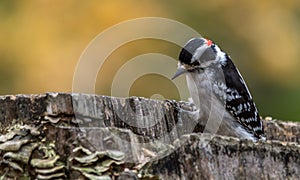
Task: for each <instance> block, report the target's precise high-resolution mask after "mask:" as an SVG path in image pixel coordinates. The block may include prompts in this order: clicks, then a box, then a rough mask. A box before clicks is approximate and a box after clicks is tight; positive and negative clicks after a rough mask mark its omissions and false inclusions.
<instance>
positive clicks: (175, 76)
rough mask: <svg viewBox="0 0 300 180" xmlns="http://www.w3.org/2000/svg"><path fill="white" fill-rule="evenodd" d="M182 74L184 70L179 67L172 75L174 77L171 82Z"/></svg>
mask: <svg viewBox="0 0 300 180" xmlns="http://www.w3.org/2000/svg"><path fill="white" fill-rule="evenodd" d="M184 73H185V69H184V68H183V67H179V68H178V69H177V71H176V73H175V74H174V76H173V77H172V80H174V79H175V78H177V77H178V76H180V75H181V74H184Z"/></svg>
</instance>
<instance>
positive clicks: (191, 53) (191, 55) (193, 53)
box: [172, 38, 217, 79]
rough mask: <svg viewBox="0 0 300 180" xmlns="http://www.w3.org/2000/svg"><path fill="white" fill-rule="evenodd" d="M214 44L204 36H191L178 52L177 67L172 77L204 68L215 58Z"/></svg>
mask: <svg viewBox="0 0 300 180" xmlns="http://www.w3.org/2000/svg"><path fill="white" fill-rule="evenodd" d="M214 47H215V44H214V43H213V42H212V41H211V40H208V39H205V38H193V39H191V40H189V41H188V42H187V43H186V45H185V46H184V47H183V48H182V50H181V52H180V54H179V62H178V69H177V72H176V73H175V75H174V76H173V78H172V79H175V78H176V77H178V76H180V75H181V74H184V73H185V72H193V71H196V70H204V69H205V68H206V67H208V66H210V65H212V64H213V63H214V62H215V60H216V56H217V53H216V50H215V48H214Z"/></svg>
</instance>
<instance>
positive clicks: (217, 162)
mask: <svg viewBox="0 0 300 180" xmlns="http://www.w3.org/2000/svg"><path fill="white" fill-rule="evenodd" d="M0 109H1V111H0V132H1V134H2V135H1V136H0V160H1V164H0V166H1V167H0V174H2V176H1V177H3V178H8V179H9V178H13V177H18V178H21V177H30V178H34V179H35V178H38V179H50V178H55V179H56V178H65V179H100V178H102V179H109V178H117V177H119V178H120V179H127V178H132V179H137V178H152V179H155V178H163V179H173V178H177V179H183V178H186V179H190V178H192V179H199V178H201V179H251V178H252V179H253V178H255V179H273V178H274V179H277V178H278V179H297V177H298V178H299V177H300V171H299V169H300V147H299V142H300V124H299V123H296V122H283V121H274V120H268V121H267V120H264V126H265V133H266V135H267V139H268V141H267V142H257V143H253V142H251V141H246V140H239V139H237V138H230V137H223V136H214V135H211V134H203V133H197V134H195V133H192V132H193V131H194V132H195V131H196V132H198V131H201V130H203V126H204V125H202V124H200V125H199V124H198V125H197V114H198V113H197V110H196V108H195V107H194V106H193V105H192V104H189V103H185V102H176V101H171V100H166V101H158V100H149V99H145V98H140V97H130V98H115V97H107V96H98V95H88V94H63V93H47V94H40V95H17V96H2V97H0Z"/></svg>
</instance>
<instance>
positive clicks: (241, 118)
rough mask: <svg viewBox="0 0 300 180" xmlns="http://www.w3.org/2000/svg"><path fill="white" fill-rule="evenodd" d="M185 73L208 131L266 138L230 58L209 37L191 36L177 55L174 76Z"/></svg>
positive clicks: (247, 92)
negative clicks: (177, 59) (177, 60)
mask: <svg viewBox="0 0 300 180" xmlns="http://www.w3.org/2000/svg"><path fill="white" fill-rule="evenodd" d="M181 74H186V78H187V84H188V88H189V90H190V94H191V96H192V99H193V101H194V103H195V105H196V106H197V107H198V108H199V111H200V123H202V124H206V126H207V131H209V132H212V133H218V134H222V135H228V136H235V137H239V138H246V139H252V140H257V139H265V136H264V129H263V125H262V121H261V120H260V116H259V113H258V110H257V108H256V106H255V104H254V102H253V100H252V97H251V95H250V92H249V90H248V88H247V85H246V83H245V81H244V79H243V78H242V76H241V74H240V73H239V71H238V69H237V68H236V66H235V65H234V64H233V62H232V60H231V58H230V57H229V56H228V55H227V54H226V53H224V52H223V51H222V50H221V49H220V48H219V47H218V46H217V45H216V44H214V43H213V42H212V41H211V40H208V39H205V38H193V39H191V40H190V41H188V42H187V44H186V45H185V46H184V48H183V49H182V50H181V52H180V55H179V63H178V70H177V72H176V74H175V75H174V77H173V79H174V78H176V77H177V76H179V75H181Z"/></svg>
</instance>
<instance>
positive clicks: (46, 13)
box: [0, 0, 300, 121]
mask: <svg viewBox="0 0 300 180" xmlns="http://www.w3.org/2000/svg"><path fill="white" fill-rule="evenodd" d="M145 16H155V17H164V18H170V19H174V20H176V21H179V22H181V23H184V24H186V25H188V26H190V27H192V28H193V29H195V30H196V31H197V32H199V33H200V34H201V35H203V36H204V37H207V38H209V39H212V40H214V41H215V42H216V43H217V44H218V45H219V46H220V47H221V48H222V49H223V50H224V51H225V52H227V53H228V54H229V55H230V56H231V57H232V59H233V61H234V62H235V64H236V65H237V66H238V68H239V70H240V72H241V74H242V75H243V77H244V79H245V81H246V82H247V84H248V87H249V89H250V91H251V93H252V96H253V98H254V100H255V102H256V105H257V106H258V109H259V110H260V113H261V116H263V117H265V116H272V117H273V118H276V119H282V120H293V121H299V120H300V58H299V57H300V1H298V0H285V1H280V0H264V1H261V0H253V1H237V0H213V1H200V0H188V1H171V0H165V1H159V0H152V1H138V0H127V1H122V0H115V1H111V0H101V1H96V0H92V1H85V2H83V1H76V0H75V1H71V0H66V1H59V0H51V1H50V0H38V1H9V0H2V1H0V63H1V64H0V94H1V95H4V94H20V93H22V94H23V93H25V94H33V93H43V92H71V91H72V81H73V75H74V71H75V68H76V64H77V63H78V60H79V57H80V55H81V53H82V52H83V51H84V49H85V48H86V47H87V45H88V44H89V43H90V41H91V40H92V39H93V38H95V37H96V36H97V35H98V34H99V33H101V32H102V31H104V30H105V29H107V28H109V27H111V26H113V25H115V24H117V23H120V22H122V21H125V20H130V19H133V18H139V17H145ZM124 33H125V32H124ZM179 51H180V47H178V46H176V45H174V44H172V43H169V42H165V41H161V40H154V39H143V40H137V41H132V42H130V43H127V44H126V45H124V46H122V47H120V48H118V49H117V50H116V51H114V52H113V53H112V54H111V55H110V56H109V58H108V60H107V61H105V63H104V64H103V66H102V68H101V69H100V71H99V72H98V77H97V83H96V89H95V91H96V93H97V94H103V95H110V93H111V89H110V88H111V83H112V81H113V79H114V75H115V73H116V72H117V71H118V69H119V68H120V67H121V66H122V65H123V64H124V63H126V61H128V60H130V59H131V58H133V57H135V56H137V55H141V54H145V53H161V54H166V55H168V56H170V57H173V58H174V59H177V57H178V53H179ZM174 64H175V65H176V61H174ZM174 64H172V68H174ZM169 66H171V65H169V64H166V68H168V67H169ZM136 68H143V67H136ZM133 70H134V69H133ZM174 72H175V69H174ZM120 91H122V88H120ZM155 94H160V95H162V96H163V98H168V99H176V100H180V97H179V95H178V91H177V90H176V88H175V87H174V84H173V82H172V81H171V80H169V79H168V78H165V77H162V76H159V75H155V74H148V75H145V76H142V77H140V78H138V79H137V80H136V81H135V82H134V84H133V85H132V86H131V89H130V94H129V95H130V96H144V97H157V98H161V97H160V96H159V95H155Z"/></svg>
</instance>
